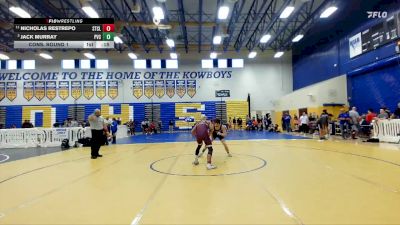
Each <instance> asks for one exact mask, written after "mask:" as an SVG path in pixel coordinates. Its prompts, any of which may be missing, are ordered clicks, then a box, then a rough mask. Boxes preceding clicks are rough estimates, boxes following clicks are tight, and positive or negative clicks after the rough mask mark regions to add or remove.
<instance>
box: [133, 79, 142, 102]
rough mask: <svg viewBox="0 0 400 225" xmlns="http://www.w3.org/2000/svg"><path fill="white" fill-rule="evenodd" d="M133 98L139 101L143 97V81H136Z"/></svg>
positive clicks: (134, 82)
mask: <svg viewBox="0 0 400 225" xmlns="http://www.w3.org/2000/svg"><path fill="white" fill-rule="evenodd" d="M132 89H133V96H135V97H136V98H137V99H139V98H140V97H142V96H143V81H141V80H134V81H133V87H132Z"/></svg>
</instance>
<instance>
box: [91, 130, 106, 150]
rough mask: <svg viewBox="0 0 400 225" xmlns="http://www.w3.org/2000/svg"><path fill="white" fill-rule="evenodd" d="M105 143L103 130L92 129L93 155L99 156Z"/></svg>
mask: <svg viewBox="0 0 400 225" xmlns="http://www.w3.org/2000/svg"><path fill="white" fill-rule="evenodd" d="M103 143H104V136H103V130H93V129H92V143H91V145H90V148H91V150H92V156H98V155H99V150H100V146H101V145H102V144H103Z"/></svg>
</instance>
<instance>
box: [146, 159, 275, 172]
mask: <svg viewBox="0 0 400 225" xmlns="http://www.w3.org/2000/svg"><path fill="white" fill-rule="evenodd" d="M182 155H192V154H182ZM182 155H174V156H169V157H165V158H162V159H159V160H157V161H154V162H152V163H151V164H150V169H151V170H153V171H154V172H157V173H162V174H166V175H173V176H182V177H217V176H232V175H238V174H243V173H250V172H253V171H256V170H259V169H262V168H263V167H265V166H266V165H267V161H266V160H265V159H263V158H260V157H258V156H254V155H247V154H232V155H234V156H235V155H242V156H248V157H253V158H256V159H259V160H261V161H262V164H261V165H260V166H258V167H256V168H254V169H250V170H245V171H239V172H235V173H219V174H178V173H169V172H164V171H160V170H158V169H156V168H155V167H154V165H155V164H156V163H158V162H160V161H163V160H166V159H170V158H175V157H179V156H182Z"/></svg>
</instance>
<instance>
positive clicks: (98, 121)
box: [89, 109, 109, 159]
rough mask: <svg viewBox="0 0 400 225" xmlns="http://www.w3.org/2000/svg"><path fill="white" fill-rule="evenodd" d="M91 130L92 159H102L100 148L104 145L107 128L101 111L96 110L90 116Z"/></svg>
mask: <svg viewBox="0 0 400 225" xmlns="http://www.w3.org/2000/svg"><path fill="white" fill-rule="evenodd" d="M89 123H90V129H91V131H92V140H91V141H92V143H91V145H90V146H91V150H92V151H91V155H92V159H96V158H97V157H102V155H100V154H99V150H100V146H101V145H102V144H103V143H104V137H103V132H106V134H107V135H109V133H108V132H107V126H106V123H105V121H104V118H103V117H102V116H101V112H100V109H96V110H95V111H94V113H93V114H92V115H90V116H89Z"/></svg>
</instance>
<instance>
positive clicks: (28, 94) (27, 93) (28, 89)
mask: <svg viewBox="0 0 400 225" xmlns="http://www.w3.org/2000/svg"><path fill="white" fill-rule="evenodd" d="M34 89H35V82H33V81H25V82H24V94H23V95H24V98H25V99H26V100H28V101H30V100H31V99H32V98H33V96H34Z"/></svg>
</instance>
